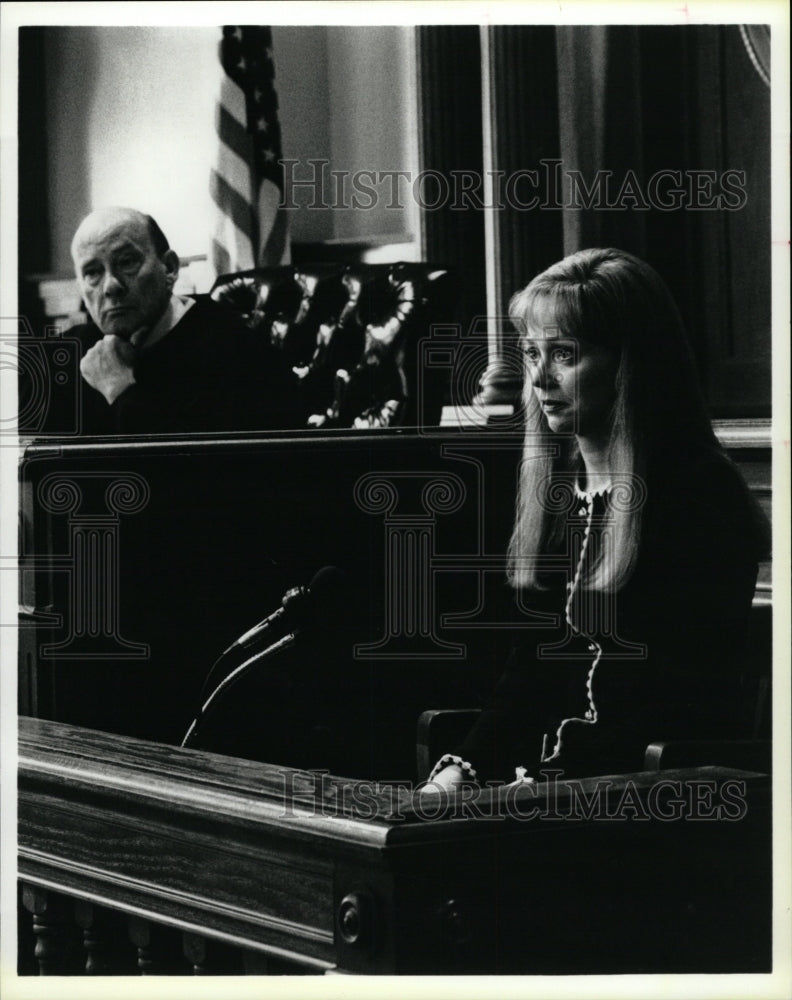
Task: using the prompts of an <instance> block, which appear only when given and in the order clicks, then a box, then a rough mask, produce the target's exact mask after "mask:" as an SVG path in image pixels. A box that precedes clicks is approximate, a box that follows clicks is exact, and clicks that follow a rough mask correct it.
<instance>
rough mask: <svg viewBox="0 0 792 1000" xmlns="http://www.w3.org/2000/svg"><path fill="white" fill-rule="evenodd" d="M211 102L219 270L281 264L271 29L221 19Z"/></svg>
mask: <svg viewBox="0 0 792 1000" xmlns="http://www.w3.org/2000/svg"><path fill="white" fill-rule="evenodd" d="M219 52H220V63H221V66H222V70H223V72H222V77H221V81H220V94H219V97H218V101H217V109H216V131H217V137H218V148H217V162H216V165H215V166H214V167H213V168H212V172H211V177H210V181H209V185H210V190H211V194H212V200H213V201H214V204H215V207H216V209H217V220H216V224H215V231H214V235H213V237H212V261H213V263H214V267H215V270H216V272H217V273H218V274H227V273H229V272H230V271H239V270H244V269H246V268H250V267H267V266H271V265H276V264H282V263H285V262H286V261H287V260H288V256H289V238H288V226H287V218H286V213H285V209H283V208H279V207H278V206H279V204H280V201H281V194H282V192H283V167H282V165H281V163H280V160H281V156H282V153H281V132H280V124H279V122H278V96H277V94H276V93H275V67H274V65H273V61H272V30H271V28H268V27H261V26H251V25H244V26H243V25H226V26H225V27H223V38H222V41H221V42H220V47H219Z"/></svg>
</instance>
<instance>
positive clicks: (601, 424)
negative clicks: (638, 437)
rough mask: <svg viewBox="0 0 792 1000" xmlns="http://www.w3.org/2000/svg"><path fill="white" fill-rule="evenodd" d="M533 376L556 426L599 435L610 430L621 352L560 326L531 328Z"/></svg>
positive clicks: (529, 374)
mask: <svg viewBox="0 0 792 1000" xmlns="http://www.w3.org/2000/svg"><path fill="white" fill-rule="evenodd" d="M525 360H526V365H527V378H528V380H529V382H530V385H531V388H532V391H533V393H534V395H535V396H536V399H537V401H538V403H539V405H540V406H541V408H542V412H543V413H544V415H545V418H546V419H547V423H548V426H549V427H550V430H551V431H554V432H555V433H563V434H576V435H577V436H578V437H582V438H597V437H602V436H605V435H607V434H608V433H609V432H610V417H611V409H612V406H613V403H614V400H615V398H616V388H615V387H616V371H617V368H618V366H619V352H618V351H617V350H616V349H615V348H612V347H606V346H604V345H601V344H592V343H590V342H589V341H585V340H578V339H577V338H576V337H564V336H563V335H560V334H559V332H558V331H557V330H552V335H548V336H543V331H535V330H529V331H528V339H527V340H526V345H525Z"/></svg>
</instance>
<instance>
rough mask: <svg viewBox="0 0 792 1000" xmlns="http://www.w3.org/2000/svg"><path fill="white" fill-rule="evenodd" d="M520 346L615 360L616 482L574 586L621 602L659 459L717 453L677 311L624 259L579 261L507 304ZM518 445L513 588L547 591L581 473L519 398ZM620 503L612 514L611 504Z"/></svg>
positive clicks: (574, 453)
mask: <svg viewBox="0 0 792 1000" xmlns="http://www.w3.org/2000/svg"><path fill="white" fill-rule="evenodd" d="M509 315H510V316H511V319H512V322H513V323H514V325H515V327H516V328H517V331H518V334H519V335H520V336H521V338H523V339H524V338H525V336H526V333H527V331H528V329H529V328H530V329H532V330H547V329H548V328H557V329H558V331H559V334H560V335H561V336H564V337H573V338H576V339H578V340H583V341H587V342H590V343H593V344H607V345H609V346H611V347H614V348H616V349H617V350H618V352H619V364H618V369H617V373H616V384H615V399H614V402H613V407H612V412H611V419H610V428H611V430H610V445H609V452H608V459H609V466H610V469H611V474H612V477H613V487H614V489H613V491H612V493H611V498H612V502H611V504H610V509H609V530H608V531H606V532H605V533H604V534H603V544H602V548H601V551H600V556H599V558H598V559H597V560H596V562H595V564H594V565H593V566H591V567H590V568H589V569H588V571H587V572H586V574H585V575H584V577H583V579H582V580H581V581H580V585H581V586H583V587H585V588H586V589H589V590H607V591H616V590H618V589H619V588H620V587H621V586H623V584H624V583H625V582H626V580H627V579H628V578H629V576H630V574H631V573H632V571H633V569H634V567H635V563H636V560H637V557H638V551H639V547H640V542H641V529H642V520H643V519H642V506H643V499H645V496H646V482H647V478H648V477H649V476H650V474H651V473H652V472H653V470H654V469H656V468H657V467H658V465H660V464H661V463H662V461H663V459H664V458H665V459H670V460H671V461H674V462H677V461H679V460H680V459H682V458H684V456H685V455H686V454H688V455H690V454H694V453H695V452H697V451H700V450H701V449H702V448H703V449H706V450H720V446H719V444H718V442H717V439H716V437H715V435H714V433H713V431H712V426H711V424H710V421H709V418H708V417H707V414H706V411H705V407H704V403H703V399H702V396H701V391H700V388H699V385H698V379H697V376H696V371H695V366H694V362H693V356H692V352H691V350H690V346H689V344H688V341H687V337H686V335H685V331H684V328H683V325H682V320H681V318H680V315H679V311H678V310H677V307H676V304H675V303H674V300H673V298H672V296H671V293H670V292H669V290H668V288H667V287H666V285H665V283H664V282H663V280H662V279H661V278H660V276H659V275H658V274H657V272H656V271H654V270H653V268H651V267H650V266H649V265H648V264H646V263H644V262H643V261H641V260H639V259H638V258H637V257H634V256H633V255H632V254H629V253H626V252H624V251H622V250H614V249H606V250H581V251H578V252H577V253H574V254H571V255H570V256H569V257H565V258H564V259H563V260H562V261H559V263H557V264H554V265H553V266H552V267H550V268H548V269H547V270H546V271H544V272H542V273H541V274H539V275H537V277H535V278H534V279H533V281H531V282H530V284H529V285H528V286H527V287H526V288H524V289H522V291H520V292H518V293H517V294H516V295H515V296H514V297H513V298H512V300H511V302H510V304H509ZM524 405H525V443H524V450H523V461H522V465H521V469H520V476H519V487H518V492H517V502H516V511H515V522H514V528H513V531H512V536H511V541H510V543H509V549H508V578H509V582H510V583H511V584H512V586H514V587H527V588H529V589H543V587H544V586H545V585H546V584H545V580H546V577H544V574H543V572H542V570H543V557H544V556H547V555H548V554H550V553H551V552H553V551H554V550H556V549H557V548H558V546H559V545H560V544H561V542H562V541H563V538H564V533H565V531H566V524H567V517H566V515H567V512H568V510H569V503H566V502H565V500H564V497H565V495H568V499H569V500H570V501H571V500H572V499H573V497H572V493H571V491H572V484H573V483H574V481H575V478H576V477H577V475H578V474H579V473H581V472H582V471H583V465H582V461H581V458H580V455H579V452H578V449H577V444H576V440H575V438H573V437H571V436H570V437H567V436H561V435H555V434H553V433H552V432H551V431H550V430H549V427H548V424H547V419H546V417H545V415H544V413H543V411H542V409H541V407H540V405H539V404H538V402H537V400H536V397H535V396H534V393H533V390H532V387H531V383H530V380H529V379H527V378H526V381H525V386H524ZM613 501H616V502H613Z"/></svg>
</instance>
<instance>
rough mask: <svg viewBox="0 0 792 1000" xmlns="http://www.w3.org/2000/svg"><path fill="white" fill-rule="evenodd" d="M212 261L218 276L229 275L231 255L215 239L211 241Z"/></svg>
mask: <svg viewBox="0 0 792 1000" xmlns="http://www.w3.org/2000/svg"><path fill="white" fill-rule="evenodd" d="M212 260H213V261H214V263H215V267H216V269H217V273H218V275H221V274H229V273H230V272H231V255H230V254H229V252H228V251H227V250H226V248H225V247H224V246H223V244H222V243H219V242H218V241H217V240H216V239H214V240H212Z"/></svg>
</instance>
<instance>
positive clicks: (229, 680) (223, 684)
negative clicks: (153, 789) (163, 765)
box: [179, 631, 297, 747]
mask: <svg viewBox="0 0 792 1000" xmlns="http://www.w3.org/2000/svg"><path fill="white" fill-rule="evenodd" d="M296 638H297V632H296V631H294V632H289V633H288V634H287V635H284V636H283V637H282V638H280V639H278V641H277V642H273V643H272V645H270V646H267V648H266V649H262V650H261V651H260V652H258V653H255V654H254V655H253V656H251V657H248V659H247V660H245V661H244V663H240V665H239V666H238V667H235V668H234V669H233V670H232V671H231V673H230V674H229V675H228V676H227V677H224V678H223V680H222V681H220V683H219V684H218V685H217V686H216V687H215V688H214V690H213V691H212V693H211V694H210V695H209V697H208V698H207V699H206V701H205V702H204V703H203V705H202V706H201V708H200V710H199V711H198V714H197V715H196V716H195V718H194V719H193V721H192V722H191V723H190V726H189V729H188V730H187V732H186V733H185V734H184V739H183V740H182V741H181V743H180V744H179V746H182V747H187V746H191V745H192V744H193V743H194V742H195V739H196V737H197V735H198V727H199V725H200V724H201V723H202V722H203V721H205V720H206V718H207V717H208V715H209V714H210V712H211V710H212V709H213V708H214V707H215V706H216V705H217V703H218V701H219V700H220V698H221V696H222V695H224V694H226V692H227V691H228V690H229V689H230V688H231V687H232V686H233V685H234V684H236V682H237V681H238V680H240V679H241V678H242V677H244V675H245V674H246V673H247V672H248V671H249V670H250V669H251V668H252V667H254V666H255V665H256V664H257V663H259V661H261V660H263V659H265V658H267V657H269V656H275V655H276V654H277V653H280V652H281V651H282V650H284V649H288V648H289V647H290V646H291V645H293V644H294V640H295V639H296ZM220 659H222V657H220ZM217 662H219V660H218V661H217Z"/></svg>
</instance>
